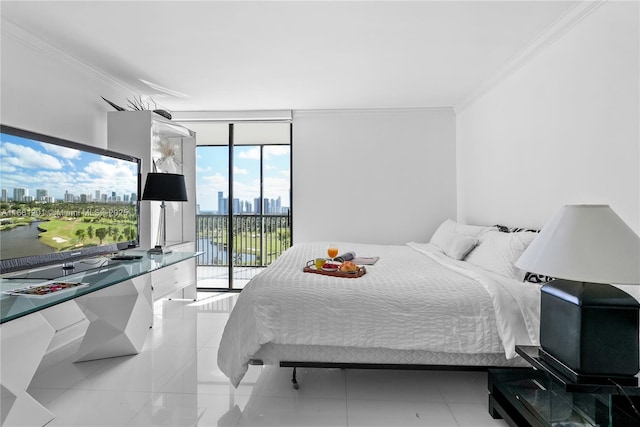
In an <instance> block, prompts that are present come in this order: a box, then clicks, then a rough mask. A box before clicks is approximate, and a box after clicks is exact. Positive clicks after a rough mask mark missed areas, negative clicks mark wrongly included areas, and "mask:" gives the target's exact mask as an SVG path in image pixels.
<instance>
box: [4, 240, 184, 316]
mask: <svg viewBox="0 0 640 427" xmlns="http://www.w3.org/2000/svg"><path fill="white" fill-rule="evenodd" d="M132 253H133V251H132ZM135 255H141V258H139V259H133V260H128V259H124V260H114V259H112V258H111V257H96V258H91V259H87V260H84V261H80V262H84V263H88V265H91V266H92V268H90V269H86V270H85V271H81V272H74V273H72V274H66V275H64V276H60V277H58V278H56V279H55V280H43V279H41V278H33V277H34V276H35V277H41V276H42V275H41V274H38V272H40V270H38V269H36V270H33V271H32V272H21V273H17V274H13V273H12V274H9V275H6V276H4V277H2V278H1V279H0V291H1V294H0V323H4V322H8V321H10V320H14V319H17V318H19V317H22V316H26V315H28V314H31V313H34V312H37V311H39V310H43V309H45V308H47V307H51V306H53V305H56V304H60V303H62V302H65V301H68V300H72V299H74V298H77V297H79V296H82V295H86V294H89V293H92V292H95V291H97V290H100V289H103V288H106V287H109V286H111V285H114V284H116V283H120V282H123V281H125V280H129V279H131V278H134V277H137V276H140V275H142V274H147V273H150V272H152V271H155V270H158V269H160V268H163V267H167V266H169V265H172V264H176V263H179V262H182V261H185V260H187V259H190V258H193V257H195V256H196V255H197V253H195V252H173V253H171V254H166V255H152V254H147V253H146V252H143V251H140V252H135ZM83 267H86V265H84V266H83ZM46 268H50V267H46ZM61 271H62V270H61ZM47 277H49V276H47ZM52 281H58V282H69V283H80V282H81V283H86V284H87V286H80V287H77V288H76V289H66V290H64V291H62V292H53V293H50V294H47V295H43V296H35V297H33V296H21V295H10V294H9V292H11V291H13V290H16V289H20V288H25V287H27V286H36V285H42V284H46V283H50V282H52Z"/></svg>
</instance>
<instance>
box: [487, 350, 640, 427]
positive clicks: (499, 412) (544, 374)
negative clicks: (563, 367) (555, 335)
mask: <svg viewBox="0 0 640 427" xmlns="http://www.w3.org/2000/svg"><path fill="white" fill-rule="evenodd" d="M538 349H539V348H538V347H531V346H516V352H517V353H518V354H519V355H520V356H522V357H523V358H524V359H525V360H526V361H527V362H528V363H529V364H530V365H531V368H496V369H489V375H488V388H489V414H491V416H492V417H493V418H504V420H505V421H507V423H508V424H509V425H511V426H517V427H522V426H616V427H617V426H640V413H637V412H636V410H637V411H638V412H640V388H638V387H628V386H624V387H621V386H617V385H615V384H613V383H612V384H610V385H592V384H577V383H575V382H572V381H571V380H570V379H568V378H567V377H565V376H563V375H562V374H561V373H560V372H558V371H556V370H554V369H553V368H551V367H549V366H548V365H546V364H545V363H544V362H542V361H540V359H539V357H538Z"/></svg>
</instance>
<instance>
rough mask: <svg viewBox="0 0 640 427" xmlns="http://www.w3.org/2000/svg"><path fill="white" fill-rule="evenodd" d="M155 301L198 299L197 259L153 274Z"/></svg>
mask: <svg viewBox="0 0 640 427" xmlns="http://www.w3.org/2000/svg"><path fill="white" fill-rule="evenodd" d="M151 281H152V282H151V283H152V285H153V300H154V301H157V300H159V299H161V298H185V299H194V300H195V299H196V260H195V258H191V259H188V260H186V261H182V262H179V263H177V264H173V265H171V266H169V267H166V268H163V269H161V270H156V271H153V272H152V273H151Z"/></svg>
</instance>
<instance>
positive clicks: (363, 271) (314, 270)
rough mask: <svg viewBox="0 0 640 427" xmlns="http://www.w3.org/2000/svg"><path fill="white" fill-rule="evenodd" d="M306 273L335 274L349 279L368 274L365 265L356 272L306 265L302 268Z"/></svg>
mask: <svg viewBox="0 0 640 427" xmlns="http://www.w3.org/2000/svg"><path fill="white" fill-rule="evenodd" d="M302 271H304V272H305V273H316V274H324V275H325V276H334V277H347V278H349V279H355V278H357V277H362V276H364V275H365V274H367V269H366V268H364V266H362V267H360V269H359V270H358V271H356V272H354V273H346V272H343V271H338V270H336V271H331V270H318V269H317V268H315V266H314V267H309V266H307V267H305V268H303V269H302Z"/></svg>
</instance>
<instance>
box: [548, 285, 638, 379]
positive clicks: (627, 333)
mask: <svg viewBox="0 0 640 427" xmlns="http://www.w3.org/2000/svg"><path fill="white" fill-rule="evenodd" d="M639 310H640V304H638V301H637V300H636V299H635V298H633V297H632V296H631V295H629V294H627V293H626V292H624V291H622V290H620V289H619V288H616V287H615V286H611V285H605V284H597V283H584V282H576V281H570V280H561V279H556V280H553V281H551V282H549V283H547V284H545V285H544V286H543V287H542V288H541V298H540V347H541V348H542V349H543V350H544V352H543V353H541V359H543V360H544V361H545V362H547V364H550V365H552V366H553V367H555V368H556V369H557V370H558V371H560V372H563V373H565V375H566V376H568V377H572V378H573V380H574V381H575V382H581V380H585V379H586V378H588V380H587V382H591V381H592V380H593V379H594V378H597V377H599V376H600V377H608V378H612V379H613V378H614V377H615V378H617V379H619V380H620V379H621V378H625V377H635V375H636V374H637V373H638V370H639V368H640V366H639V363H638V362H639V361H638V352H639V351H640V349H639V339H638V338H639V335H640V322H639V320H640V317H639ZM620 381H624V380H620Z"/></svg>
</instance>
